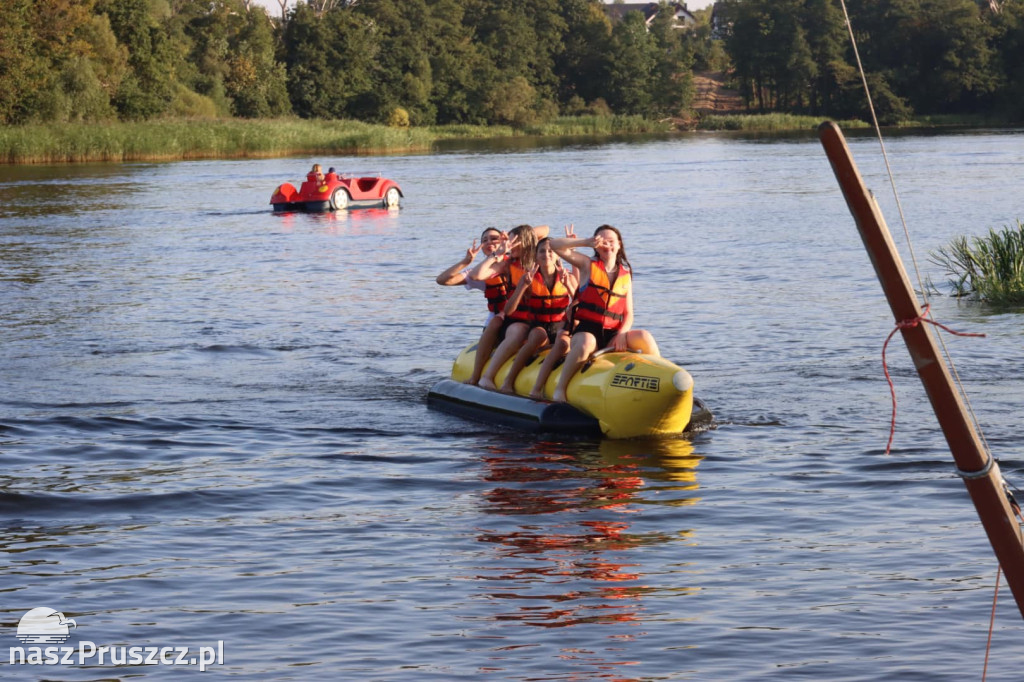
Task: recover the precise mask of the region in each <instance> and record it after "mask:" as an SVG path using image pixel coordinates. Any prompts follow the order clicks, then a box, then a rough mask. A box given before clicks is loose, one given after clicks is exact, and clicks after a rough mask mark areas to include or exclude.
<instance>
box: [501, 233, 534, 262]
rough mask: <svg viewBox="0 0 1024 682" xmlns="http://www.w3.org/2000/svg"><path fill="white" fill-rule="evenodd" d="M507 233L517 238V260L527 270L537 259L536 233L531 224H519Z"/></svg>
mask: <svg viewBox="0 0 1024 682" xmlns="http://www.w3.org/2000/svg"><path fill="white" fill-rule="evenodd" d="M508 234H509V236H510V237H517V238H518V239H519V253H520V257H519V261H520V262H521V263H522V264H523V269H525V270H529V269H530V268H532V267H533V264H534V263H535V262H536V260H537V233H536V232H534V231H533V227H532V226H531V225H519V226H517V227H515V228H513V229H512V231H511V232H509V233H508Z"/></svg>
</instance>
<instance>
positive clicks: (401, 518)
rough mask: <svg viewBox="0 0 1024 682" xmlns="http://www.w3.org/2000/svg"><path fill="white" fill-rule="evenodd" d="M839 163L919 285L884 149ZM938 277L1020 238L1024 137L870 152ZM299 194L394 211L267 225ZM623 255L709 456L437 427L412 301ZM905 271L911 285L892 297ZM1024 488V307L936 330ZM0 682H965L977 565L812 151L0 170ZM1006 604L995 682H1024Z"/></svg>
mask: <svg viewBox="0 0 1024 682" xmlns="http://www.w3.org/2000/svg"><path fill="white" fill-rule="evenodd" d="M850 145H851V147H852V149H853V152H854V154H855V157H856V159H857V163H858V165H859V167H860V169H861V171H862V172H863V173H864V175H865V178H866V180H867V183H868V185H869V186H870V187H871V188H872V189H873V190H874V191H875V193H876V195H877V196H878V198H879V201H880V202H881V205H882V208H883V211H884V212H885V214H886V216H887V218H888V221H889V223H890V226H892V228H893V231H894V232H896V233H897V241H898V242H900V244H901V249H902V250H903V252H904V254H905V257H906V258H908V259H909V252H908V251H907V249H906V245H905V244H904V243H903V242H904V241H905V240H903V238H902V236H901V235H902V230H901V229H900V228H899V220H898V214H897V212H896V209H895V206H894V201H893V199H892V194H891V190H889V189H888V188H887V184H886V180H885V171H884V166H883V163H882V160H881V155H880V152H879V147H878V143H877V141H876V140H874V139H872V138H870V137H856V138H854V139H851V141H850ZM887 148H888V151H889V153H890V155H891V160H892V166H893V171H894V174H895V176H896V182H897V187H898V189H899V191H900V196H901V199H902V202H903V207H904V211H905V213H906V215H907V218H908V223H909V226H910V232H911V236H912V239H913V244H914V248H915V251H916V252H917V259H918V261H919V265H920V267H921V270H922V276H923V277H925V278H928V279H930V280H931V281H932V282H933V283H934V284H936V285H937V286H940V288H942V283H943V282H944V280H945V277H944V275H943V273H942V271H941V270H940V269H938V267H937V266H935V265H934V264H932V263H930V262H929V261H928V252H929V251H930V250H934V249H936V248H938V247H940V246H943V245H945V244H946V243H947V242H948V241H949V240H950V239H951V238H953V237H955V236H957V235H960V234H982V233H984V232H985V231H987V229H988V228H989V227H996V228H1000V227H1002V226H1004V225H1007V224H1012V223H1013V222H1014V221H1015V220H1016V219H1017V218H1018V217H1024V206H1022V205H1021V202H1020V197H1021V194H1020V186H1021V178H1022V176H1024V134H1022V133H1020V132H1014V131H998V130H992V131H975V132H973V133H969V134H956V133H948V134H943V135H930V136H926V135H916V136H915V135H906V136H901V137H894V138H892V139H889V140H888V141H887ZM314 161H319V162H322V163H324V165H325V166H327V165H334V166H338V167H339V168H342V169H345V170H348V171H352V172H357V173H358V172H380V173H382V174H384V175H385V176H386V177H390V178H393V179H395V180H396V181H397V182H398V183H399V184H400V185H401V186H402V188H403V190H404V192H405V195H406V197H405V199H404V202H403V206H402V208H401V209H400V210H398V211H390V212H389V211H384V210H363V211H353V212H350V213H341V214H338V215H334V214H327V215H299V214H295V215H275V214H273V213H272V212H271V211H270V210H269V206H268V204H267V202H268V200H269V197H270V194H271V192H272V191H273V189H274V187H275V186H276V185H277V184H279V183H281V182H283V181H292V182H295V181H297V180H298V179H300V178H301V176H302V175H303V174H304V172H305V171H306V170H307V169H308V167H309V165H310V164H311V163H313V162H314ZM521 222H530V223H547V224H549V225H551V226H552V228H553V232H555V233H558V234H560V233H561V230H562V227H563V225H565V224H566V223H574V224H575V225H576V229H577V231H578V232H580V233H581V234H583V233H586V234H589V233H590V232H592V231H593V229H594V228H595V227H597V226H598V225H599V224H602V223H610V224H613V225H615V226H617V227H619V228H620V229H621V230H622V232H623V234H624V240H625V246H626V250H627V252H628V255H629V258H630V260H631V261H632V263H633V265H634V269H635V303H636V309H637V326H638V327H645V328H647V329H650V330H651V331H652V333H654V334H655V336H656V337H657V339H658V342H659V344H660V345H661V348H662V351H663V353H664V354H665V355H666V356H667V357H669V358H671V359H673V360H675V361H676V362H677V363H679V364H681V365H683V366H684V367H686V368H687V369H688V370H689V371H690V372H691V374H692V375H693V377H694V380H695V382H696V394H697V395H698V396H699V397H701V398H702V399H704V400H705V401H706V402H707V403H708V404H709V406H710V407H711V408H712V410H713V411H714V412H715V414H716V417H717V428H715V429H713V430H710V431H707V432H704V433H701V434H698V435H695V436H693V437H692V438H690V439H688V440H687V439H679V440H672V441H660V442H659V441H627V442H614V441H585V440H584V441H574V440H567V439H558V438H552V437H537V436H530V435H524V434H519V433H516V432H512V431H508V430H505V429H502V428H499V427H495V426H491V425H488V424H480V423H474V422H469V421H464V420H462V419H460V418H457V417H454V416H450V415H446V414H443V413H439V412H435V411H433V410H428V409H427V406H426V400H425V398H426V393H427V391H428V389H429V388H430V386H431V385H432V384H433V383H434V382H436V381H438V380H439V379H441V378H443V377H445V376H446V375H447V373H448V371H449V369H450V365H451V361H452V360H453V359H454V357H455V355H456V354H457V352H458V350H459V349H460V348H461V347H462V346H463V345H465V344H466V343H468V342H469V341H470V340H472V339H474V338H475V335H476V334H477V332H478V329H479V325H480V324H481V322H482V321H483V319H484V314H485V311H484V306H483V299H482V297H481V296H480V294H479V293H476V292H468V291H465V290H464V289H462V288H461V287H459V288H442V287H439V286H437V285H436V284H434V282H433V278H434V276H435V275H436V274H437V273H438V272H439V271H440V270H441V269H443V268H444V267H446V266H447V265H449V264H450V263H452V262H454V261H455V260H457V259H458V258H459V257H460V256H461V255H462V254H463V253H464V252H465V248H466V247H467V246H468V245H469V243H470V241H471V240H472V239H473V238H474V237H475V236H477V235H478V234H479V233H480V231H481V229H482V228H483V227H485V226H488V225H496V226H499V227H502V228H511V227H513V226H515V225H517V224H519V223H521ZM908 267H909V265H908ZM932 305H933V314H934V316H935V318H936V319H938V320H939V321H942V322H943V323H945V324H947V325H949V326H951V327H952V328H954V329H960V330H964V331H975V332H984V333H985V334H986V335H987V336H986V338H984V339H977V338H961V337H951V336H947V337H946V343H947V345H948V346H949V348H950V350H951V353H952V355H953V358H954V360H955V361H956V363H957V369H958V371H959V373H960V376H961V378H962V379H963V381H964V383H965V385H966V387H967V390H968V395H969V396H970V398H971V402H972V404H973V407H974V409H975V411H976V413H977V414H978V417H979V421H980V423H981V426H982V428H983V429H984V433H985V436H986V438H987V439H988V442H989V443H990V445H991V446H992V448H993V451H994V452H995V454H996V456H997V457H999V458H1000V459H1001V462H1002V467H1003V471H1004V474H1005V475H1006V477H1007V478H1008V479H1009V481H1010V483H1012V484H1015V485H1022V486H1024V484H1022V481H1024V461H1022V457H1024V451H1022V444H1021V440H1020V437H1019V435H1018V427H1019V424H1020V412H1021V406H1022V404H1024V352H1022V350H1024V349H1022V336H1024V329H1022V325H1021V319H1022V318H1021V314H1022V312H1024V311H1021V310H1005V309H1003V310H993V309H991V308H988V307H986V306H982V305H978V304H971V303H962V302H957V301H956V300H954V299H952V298H950V297H948V296H944V295H935V294H933V295H932ZM0 319H2V320H3V324H2V326H0V353H2V358H3V368H2V370H0V383H2V385H3V391H2V392H0V521H2V534H0V547H2V551H3V562H2V565H0V593H2V595H3V599H2V602H0V610H2V614H3V618H2V622H0V629H2V633H0V655H2V656H0V659H2V660H0V677H5V678H9V679H42V678H48V679H54V678H56V679H68V680H92V679H100V678H103V679H127V678H137V677H167V678H170V677H172V676H173V677H174V679H178V678H180V677H181V676H183V675H185V674H194V673H196V672H198V667H197V666H189V667H180V666H179V667H175V666H172V665H169V664H157V665H150V666H114V667H112V666H111V665H110V662H109V660H107V661H106V662H105V663H103V664H100V663H99V662H98V659H97V658H96V657H95V656H92V657H90V658H87V659H86V660H85V661H84V663H83V664H79V663H78V661H77V660H76V661H75V663H74V664H70V665H46V664H43V665H34V666H33V665H28V664H24V665H23V664H20V663H19V664H16V665H10V664H9V661H8V659H7V650H6V648H9V647H16V646H19V645H20V644H21V643H20V642H19V641H18V640H17V639H16V637H15V635H16V634H17V625H18V622H19V619H20V618H21V617H22V616H23V615H24V614H25V613H26V612H27V611H29V610H30V609H33V608H39V607H46V608H50V609H54V610H56V611H60V612H63V613H64V614H65V615H66V617H68V618H73V619H74V620H75V621H76V623H77V627H76V628H74V629H72V630H70V634H71V638H70V639H69V640H68V642H67V645H69V646H75V647H77V646H79V644H80V643H82V642H83V641H88V642H91V643H93V644H95V645H96V646H100V645H108V646H114V647H117V646H120V647H128V646H138V647H147V646H178V647H190V651H191V652H195V651H196V650H198V649H199V647H203V646H216V645H217V643H218V642H222V643H223V644H222V646H223V651H224V653H223V658H222V661H223V662H222V663H221V662H217V663H215V664H214V665H212V666H211V667H210V668H209V669H208V670H207V672H206V673H204V674H205V675H213V676H222V675H230V676H232V677H233V678H236V679H253V680H263V679H279V680H289V679H291V680H300V679H301V680H310V679H317V680H454V679H474V680H475V679H496V680H597V679H608V680H667V679H673V680H709V679H716V680H755V679H756V680H759V679H765V678H787V679H812V680H818V679H826V678H828V679H842V680H882V679H885V680H961V679H978V678H980V676H981V671H982V665H983V662H984V654H985V645H986V635H987V628H988V622H989V615H990V611H991V609H992V598H993V588H994V586H995V580H996V562H995V559H994V556H993V554H992V551H991V549H990V548H989V545H988V542H987V539H986V537H985V534H984V532H983V530H982V528H981V526H980V523H979V521H978V518H977V515H976V513H975V511H974V509H973V507H972V505H971V503H970V500H969V498H968V496H967V494H966V492H965V489H964V486H963V484H962V483H961V481H960V480H959V479H958V478H956V477H955V476H954V475H953V462H952V459H951V457H950V455H949V452H948V449H947V448H946V445H945V442H944V440H943V438H942V436H941V434H940V432H939V431H938V428H937V424H936V421H935V418H934V416H933V414H932V412H931V410H930V408H929V406H928V403H927V400H926V398H925V396H924V392H923V389H922V387H921V385H920V382H919V380H918V379H917V377H916V374H915V373H914V370H913V367H912V365H911V363H910V359H909V356H908V355H907V353H906V351H905V349H904V347H903V345H902V342H901V340H900V338H899V336H897V337H896V339H895V343H894V345H893V346H891V350H890V353H889V357H890V363H889V364H890V369H891V371H892V373H893V376H894V380H895V382H896V392H897V397H898V417H897V425H896V435H895V443H894V449H893V453H892V454H891V455H889V456H884V454H883V453H884V448H885V444H886V440H887V438H888V435H889V418H890V410H891V407H890V398H889V390H888V387H887V384H886V381H885V378H884V375H883V369H882V365H881V360H880V352H881V348H882V342H883V341H884V339H885V337H886V335H887V334H888V333H889V331H890V330H891V329H892V315H891V313H890V312H889V310H888V307H887V305H886V303H885V301H884V299H883V297H882V294H881V289H880V287H879V285H878V283H877V281H876V280H875V277H874V274H873V271H872V269H871V265H870V263H869V260H868V258H867V256H866V254H865V252H864V249H863V247H862V245H861V243H860V239H859V237H858V235H857V233H856V229H855V226H854V223H853V220H852V218H851V217H850V215H849V213H848V211H847V209H846V205H845V203H844V201H843V199H842V196H841V194H840V192H839V189H838V187H837V185H836V182H835V179H834V177H833V175H832V172H831V169H830V167H829V165H828V162H827V159H826V158H825V156H824V153H823V151H822V150H821V146H820V144H819V143H818V142H817V139H816V138H815V137H814V136H811V135H798V136H787V137H729V136H716V135H685V136H678V137H671V138H643V139H632V140H614V141H607V142H603V143H593V142H577V143H562V144H559V145H544V144H540V143H530V142H522V141H519V142H517V143H516V144H500V143H487V144H479V143H478V144H476V145H473V146H462V147H459V146H451V147H449V148H447V149H444V150H438V151H437V152H436V153H432V154H425V155H408V156H390V157H379V158H365V157H363V158H341V157H339V158H322V159H313V158H292V159H269V160H260V161H201V162H178V163H129V164H104V165H80V166H24V167H0ZM1022 635H1024V628H1022V627H1021V618H1020V614H1019V612H1018V611H1017V609H1016V606H1015V604H1014V602H1013V600H1012V598H1011V596H1010V594H1009V591H1008V590H1007V589H1006V587H1005V585H1004V587H1003V590H1002V592H1001V594H1000V600H999V602H998V605H997V607H996V621H995V632H994V636H993V642H992V655H991V660H990V662H989V670H988V675H989V679H992V680H995V679H998V680H1016V679H1019V677H1020V664H1021V661H1022V656H1024V644H1022Z"/></svg>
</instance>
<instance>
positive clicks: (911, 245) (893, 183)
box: [839, 0, 993, 464]
mask: <svg viewBox="0 0 1024 682" xmlns="http://www.w3.org/2000/svg"><path fill="white" fill-rule="evenodd" d="M839 5H840V6H841V7H842V8H843V18H844V19H845V20H846V30H847V31H848V32H849V34H850V44H851V45H852V46H853V56H854V57H855V58H856V60H857V69H858V71H859V72H860V80H861V83H863V85H864V96H865V97H867V100H868V110H869V111H870V112H871V122H872V124H873V125H874V127H875V134H876V135H877V136H878V145H879V146H880V147H881V148H882V159H883V160H884V161H885V171H886V173H887V174H888V176H889V186H890V187H892V196H893V198H894V199H895V200H896V209H897V210H898V211H899V215H900V224H901V225H902V226H903V235H904V237H905V238H906V240H907V248H908V249H909V251H910V260H911V261H912V262H913V264H914V275H915V276H916V277H917V286H918V289H919V290H920V294H921V297H922V298H923V299H924V302H925V308H924V311H925V312H924V314H925V315H927V316H928V319H931V320H933V321H934V318H932V315H931V309H930V308H929V307H928V303H929V301H928V290H927V289H926V288H925V286H924V282H923V281H922V279H921V270H920V268H919V267H918V265H917V256H916V255H915V253H914V243H913V242H912V241H911V239H910V229H909V228H908V227H907V219H906V216H904V214H903V204H902V203H901V202H900V197H899V194H898V193H897V192H896V180H895V179H894V178H893V174H892V167H891V166H890V165H889V155H888V154H887V153H886V151H885V141H884V140H883V139H882V128H881V126H879V125H878V116H877V115H876V114H875V104H874V102H873V101H872V99H871V89H870V88H869V87H868V78H867V75H866V74H865V73H864V64H863V63H861V60H860V51H859V50H858V49H857V39H856V38H855V37H854V35H853V24H852V23H851V22H850V14H849V12H847V11H846V0H839ZM936 337H938V339H939V344H940V345H941V346H942V354H943V356H945V358H946V362H947V363H949V367H950V369H951V370H952V371H953V378H954V380H955V381H956V387H957V390H958V391H959V393H960V398H961V399H962V400H963V402H964V405H965V406H966V407H967V412H968V414H970V416H971V422H972V423H973V424H974V430H975V431H976V432H977V433H978V437H979V438H980V439H981V443H982V446H983V447H984V449H985V454H986V455H988V461H989V463H990V464H991V462H992V460H993V458H992V451H991V449H990V448H989V446H988V441H987V440H986V439H985V433H984V432H983V431H982V430H981V424H980V423H979V422H978V417H977V415H975V413H974V407H973V406H972V405H971V399H970V398H969V397H968V396H967V391H966V390H964V385H963V382H962V381H961V380H960V373H959V372H958V371H957V369H956V363H955V362H954V361H953V357H952V356H951V355H950V353H949V349H948V348H947V347H946V341H945V339H943V338H942V334H940V333H936Z"/></svg>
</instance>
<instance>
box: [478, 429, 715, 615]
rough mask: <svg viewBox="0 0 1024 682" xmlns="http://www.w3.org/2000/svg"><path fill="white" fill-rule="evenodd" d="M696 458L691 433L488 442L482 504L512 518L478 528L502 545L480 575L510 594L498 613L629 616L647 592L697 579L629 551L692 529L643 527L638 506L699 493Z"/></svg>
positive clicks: (502, 597)
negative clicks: (589, 443)
mask: <svg viewBox="0 0 1024 682" xmlns="http://www.w3.org/2000/svg"><path fill="white" fill-rule="evenodd" d="M700 459H701V458H700V457H699V456H697V455H695V454H694V451H693V445H692V443H690V442H689V441H686V440H671V441H619V442H616V441H603V442H602V443H601V445H600V448H599V449H598V450H597V451H596V452H595V450H594V449H592V448H591V449H585V448H580V449H578V450H574V449H573V447H572V446H571V445H566V444H555V443H544V442H541V443H536V444H535V445H533V446H532V447H531V448H530V449H529V452H528V453H526V454H523V453H519V452H509V451H507V450H504V449H501V448H497V447H495V448H492V449H491V451H490V452H489V453H488V454H487V455H485V456H484V457H483V463H484V464H485V465H486V474H485V476H484V480H486V481H488V482H490V483H494V484H496V485H495V487H493V488H491V489H490V490H488V491H487V492H486V494H484V495H483V499H484V501H485V507H484V511H485V512H486V513H488V514H497V515H502V516H506V517H510V519H512V520H513V524H512V525H511V526H510V527H508V528H505V529H500V530H499V529H487V530H483V531H481V532H480V534H479V536H478V538H477V539H478V540H479V541H480V542H486V543H491V544H494V545H495V546H496V549H495V566H494V567H489V568H488V569H487V570H485V571H484V572H483V573H482V574H480V575H478V576H476V577H477V578H478V579H479V580H481V581H484V583H483V587H482V589H484V590H485V594H486V597H487V598H488V599H491V600H499V603H506V604H508V608H507V609H505V610H499V611H498V612H497V613H495V614H494V616H493V617H494V619H496V620H499V621H516V622H519V623H522V624H524V625H531V626H537V627H545V628H558V627H569V626H573V625H579V624H582V623H623V622H633V621H639V620H641V614H642V613H643V612H644V610H645V604H644V600H645V599H650V598H652V597H654V596H656V595H657V594H659V593H664V594H667V595H671V596H678V595H679V594H680V593H686V592H690V591H694V590H696V589H698V588H697V587H694V586H689V587H684V588H682V589H680V588H676V587H668V586H665V585H663V584H662V582H663V580H664V576H661V575H659V576H652V575H648V574H645V572H644V569H643V567H642V566H641V564H640V563H638V560H635V559H633V558H632V557H631V556H630V554H631V550H634V549H636V548H638V547H642V546H650V545H659V544H667V543H670V542H673V541H679V540H684V539H687V538H688V537H689V536H690V535H691V533H692V531H690V530H683V531H678V532H676V533H671V532H665V531H664V529H662V530H656V531H642V530H640V529H638V528H636V527H635V526H636V525H637V524H636V522H635V521H634V519H635V518H636V516H634V515H638V514H642V512H643V511H644V509H645V507H646V506H647V505H667V506H684V505H689V504H694V503H696V502H697V501H698V499H699V498H697V497H695V496H694V495H693V491H695V490H696V489H697V487H698V486H697V480H696V471H695V470H696V467H697V464H698V463H699V462H700ZM684 562H685V559H683V560H681V561H680V563H684Z"/></svg>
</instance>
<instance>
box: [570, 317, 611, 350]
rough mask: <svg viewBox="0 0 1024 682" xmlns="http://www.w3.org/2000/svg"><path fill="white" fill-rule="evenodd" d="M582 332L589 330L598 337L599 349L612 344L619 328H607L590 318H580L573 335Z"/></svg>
mask: <svg viewBox="0 0 1024 682" xmlns="http://www.w3.org/2000/svg"><path fill="white" fill-rule="evenodd" d="M580 332H589V333H591V334H593V335H594V338H595V339H597V349H598V350H601V349H602V348H607V347H608V346H609V345H611V342H612V339H614V338H615V335H616V334H618V333H619V330H618V329H605V328H604V327H602V326H601V325H600V324H598V323H597V322H591V321H590V320H580V322H579V324H578V325H576V329H574V330H573V332H572V333H573V336H575V335H576V334H579V333H580Z"/></svg>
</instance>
